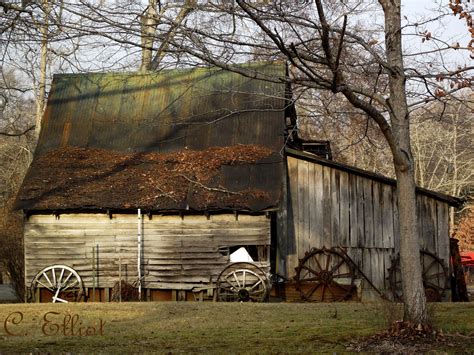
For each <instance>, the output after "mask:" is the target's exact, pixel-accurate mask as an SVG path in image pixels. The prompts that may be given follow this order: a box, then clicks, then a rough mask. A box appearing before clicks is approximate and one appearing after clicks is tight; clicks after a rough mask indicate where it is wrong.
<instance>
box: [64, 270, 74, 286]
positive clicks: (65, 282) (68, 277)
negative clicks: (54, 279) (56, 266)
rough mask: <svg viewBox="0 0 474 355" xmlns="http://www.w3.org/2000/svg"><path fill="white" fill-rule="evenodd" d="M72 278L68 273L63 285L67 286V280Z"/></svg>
mask: <svg viewBox="0 0 474 355" xmlns="http://www.w3.org/2000/svg"><path fill="white" fill-rule="evenodd" d="M71 276H72V271H71V272H70V273H69V275H68V276H67V277H66V280H64V284H67V282H68V281H69V279H70V278H71Z"/></svg>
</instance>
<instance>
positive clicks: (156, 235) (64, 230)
mask: <svg viewBox="0 0 474 355" xmlns="http://www.w3.org/2000/svg"><path fill="white" fill-rule="evenodd" d="M142 223H143V228H142V255H143V259H142V270H143V275H144V276H145V278H144V283H143V285H144V287H145V288H173V285H177V288H183V287H186V285H188V286H189V288H192V287H193V285H195V284H199V283H209V282H210V281H215V280H216V279H217V276H218V275H219V273H220V272H221V271H222V270H223V269H224V268H225V266H226V265H227V264H228V262H229V257H228V255H227V253H226V250H225V249H226V248H229V247H234V246H247V245H249V246H250V245H270V219H268V218H266V217H265V216H264V215H258V216H254V215H252V216H250V215H239V216H238V219H236V218H235V216H234V215H233V214H232V215H229V214H227V215H211V216H210V218H209V219H208V218H207V217H206V216H201V215H198V216H184V217H183V218H181V217H180V216H176V215H173V216H153V218H152V219H149V218H148V217H146V216H144V218H143V221H142ZM137 230H138V225H137V216H136V215H127V214H117V215H113V218H112V219H109V217H108V216H107V215H103V214H102V215H101V214H75V215H73V214H71V215H61V216H60V217H59V219H56V218H55V216H51V215H34V216H31V217H30V218H29V220H28V221H27V222H26V224H25V255H26V256H25V273H26V284H27V286H29V282H30V281H31V280H32V279H33V277H34V276H35V275H36V273H37V272H38V271H40V270H41V269H43V268H44V267H47V266H50V265H53V264H65V265H68V266H70V267H72V268H74V269H76V270H77V271H78V273H79V275H80V276H81V277H82V278H83V280H84V283H85V287H92V282H93V281H92V280H93V272H92V270H93V267H92V255H93V248H95V253H96V255H97V257H96V265H97V276H96V285H95V286H96V287H113V285H114V283H115V282H116V281H118V279H119V267H120V265H121V269H122V276H123V279H124V280H125V281H128V282H134V281H135V280H136V279H137V259H138V249H137ZM261 265H262V266H264V267H268V265H269V263H268V261H262V264H261ZM183 285H184V286H183Z"/></svg>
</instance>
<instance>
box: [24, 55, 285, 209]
mask: <svg viewBox="0 0 474 355" xmlns="http://www.w3.org/2000/svg"><path fill="white" fill-rule="evenodd" d="M252 66H253V67H255V69H258V71H259V72H262V71H263V72H264V73H266V74H267V75H269V76H274V77H283V76H284V75H285V67H284V66H283V65H279V64H268V63H263V64H262V63H260V64H253V65H252ZM252 66H250V67H251V68H252ZM257 66H258V68H256V67H257ZM286 104H287V101H286V100H285V85H284V84H283V83H282V84H276V83H272V82H268V81H260V80H256V79H251V78H247V77H244V76H241V75H239V74H237V73H232V72H228V71H223V70H220V69H217V68H198V69H184V70H169V71H162V72H156V73H155V72H154V73H146V74H139V73H94V74H74V75H73V74H62V75H56V76H55V77H54V79H53V83H52V87H51V91H50V94H49V98H48V103H47V107H46V112H45V114H44V117H43V125H42V130H41V133H40V137H39V141H38V145H37V148H36V151H35V156H34V160H33V163H32V165H31V167H30V169H29V171H28V173H27V175H26V177H25V180H24V182H23V185H22V187H21V190H20V192H19V194H18V198H17V207H18V208H20V209H24V210H27V211H34V210H42V211H43V210H45V211H48V210H56V211H58V210H70V209H74V210H78V209H79V210H80V209H131V208H139V207H146V208H148V209H150V210H184V209H194V210H209V209H212V210H219V209H226V210H228V209H230V210H232V209H237V210H248V211H261V210H264V209H272V208H276V207H277V206H278V204H279V201H280V190H281V182H282V177H283V175H282V169H283V162H282V157H281V156H280V154H279V152H280V150H281V149H282V147H283V145H284V129H285V109H286V107H285V106H286ZM241 146H244V147H249V148H245V149H247V150H245V149H244V150H245V151H249V152H250V151H252V152H254V151H265V152H266V154H265V156H262V157H260V158H259V159H253V158H252V159H250V158H248V159H247V160H245V159H244V160H243V161H240V162H238V163H235V162H234V161H232V160H229V161H226V160H225V159H224V160H222V161H221V163H220V165H219V166H218V167H216V168H215V169H214V170H213V171H212V174H210V175H209V176H211V175H212V176H211V178H209V179H207V180H206V179H204V180H199V179H198V178H197V177H196V176H194V175H193V172H194V170H193V169H192V168H191V170H189V169H188V168H187V167H185V166H184V165H182V164H189V163H190V162H189V159H188V160H183V161H182V162H181V163H180V161H175V160H176V159H175V158H176V157H177V156H181V155H182V154H184V153H185V152H188V151H191V152H204V153H203V154H204V155H206V154H207V155H208V156H207V157H208V159H209V160H213V159H214V158H215V157H213V156H212V154H222V152H221V153H219V150H213V149H210V148H211V147H227V148H229V149H227V150H226V154H228V156H229V157H230V156H233V155H232V154H234V153H232V152H234V151H236V150H238V151H240V150H239V147H241ZM64 152H65V153H64ZM107 152H111V154H112V155H108V153H107ZM63 153H64V154H63ZM147 153H153V154H158V155H160V157H155V158H152V160H153V162H152V163H150V162H149V161H146V159H145V160H144V159H143V155H140V154H147ZM91 154H92V156H91ZM94 154H101V156H103V157H104V159H107V158H108V157H109V156H113V159H115V160H114V162H112V163H111V164H105V165H104V166H98V165H97V166H96V165H92V166H90V165H88V163H87V162H88V161H90V159H91V157H93V155H94ZM168 154H171V155H168ZM180 154H181V155H180ZM196 154H198V153H196ZM120 155H123V157H124V158H123V159H125V160H127V161H132V162H133V161H135V160H136V159H137V158H136V157H138V156H140V157H141V160H137V161H139V162H140V164H138V165H139V167H138V170H137V171H138V172H139V173H140V172H142V173H143V174H145V175H146V174H147V172H148V170H150V169H151V167H152V166H153V169H155V171H156V169H159V166H157V164H158V163H157V162H160V161H162V160H160V159H164V158H163V157H166V156H168V157H169V159H171V160H173V161H174V163H175V164H163V165H162V169H164V171H163V174H161V173H160V176H161V177H163V176H167V174H168V175H169V176H175V175H173V174H174V173H175V172H176V169H178V170H180V169H181V170H182V171H184V172H185V173H186V174H190V175H189V176H186V175H184V176H181V177H180V178H177V177H176V179H175V184H176V186H175V188H176V190H179V191H181V190H183V188H182V185H183V184H184V185H185V186H186V188H185V190H186V191H188V192H187V194H186V195H183V196H182V198H180V199H173V198H171V199H166V201H165V200H164V199H157V200H156V201H151V202H150V201H149V200H147V198H146V196H142V195H144V194H145V192H143V193H142V195H140V193H139V192H138V194H137V191H140V186H141V185H143V184H141V183H140V181H141V177H140V176H136V178H134V176H135V175H136V174H135V173H136V169H137V164H134V163H127V164H125V165H123V162H122V158H120ZM188 155H189V154H188ZM244 155H245V154H244ZM81 156H84V157H85V158H82V160H81ZM189 156H192V154H191V155H189ZM58 157H59V158H58ZM165 161H166V162H168V160H166V159H165ZM115 163H117V164H115ZM180 164H181V165H180ZM100 169H102V170H100ZM107 169H109V170H107ZM133 169H135V170H133ZM166 169H171V170H169V171H167V170H166ZM99 170H100V171H99ZM181 170H180V171H181ZM150 171H151V170H150ZM61 172H62V173H61ZM65 174H66V175H65ZM67 174H70V175H71V179H67ZM114 174H115V175H114ZM111 175H112V176H111ZM155 175H156V174H155ZM114 178H115V179H116V180H113V179H114ZM111 179H112V180H111ZM120 179H128V180H127V181H128V183H127V184H128V185H129V186H131V187H133V188H126V185H127V184H125V185H124V186H125V187H122V188H118V187H117V186H110V182H111V181H115V182H114V183H116V184H121V181H122V180H120ZM91 184H92V185H91ZM89 187H90V188H89ZM134 187H136V189H135V188H134ZM219 189H220V190H222V193H219V191H218V190H219ZM145 190H146V189H145ZM172 190H173V185H172V182H171V180H170V185H169V186H168V189H167V190H166V193H167V194H168V195H169V193H170V192H171V191H172ZM198 190H200V191H201V192H202V191H208V192H212V194H210V193H207V194H205V199H206V201H205V203H203V201H202V200H199V201H198V200H196V198H197V197H199V196H200V195H199V193H197V192H195V191H198ZM147 191H148V192H149V190H147ZM224 191H227V197H228V196H230V194H231V195H232V196H234V197H235V198H227V197H226V198H224V197H225V196H224V195H225V193H224ZM198 192H199V191H198ZM84 194H85V195H86V196H84ZM171 195H172V194H171ZM242 196H247V197H246V198H243V197H242ZM237 197H238V198H237ZM143 201H148V202H150V203H149V204H148V205H146V206H144V205H145V204H144V203H143ZM164 201H165V202H164Z"/></svg>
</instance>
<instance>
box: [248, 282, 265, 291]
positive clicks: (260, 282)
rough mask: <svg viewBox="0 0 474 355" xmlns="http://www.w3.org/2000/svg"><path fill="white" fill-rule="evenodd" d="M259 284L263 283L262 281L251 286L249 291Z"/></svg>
mask: <svg viewBox="0 0 474 355" xmlns="http://www.w3.org/2000/svg"><path fill="white" fill-rule="evenodd" d="M261 283H263V281H262V280H258V282H257V283H256V284H255V285H253V286H252V287H250V291H252V290H253V289H254V288H255V287H257V286H258V285H260V284H261Z"/></svg>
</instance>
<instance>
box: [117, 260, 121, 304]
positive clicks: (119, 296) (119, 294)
mask: <svg viewBox="0 0 474 355" xmlns="http://www.w3.org/2000/svg"><path fill="white" fill-rule="evenodd" d="M118 289H119V302H122V256H121V255H120V254H119V287H118Z"/></svg>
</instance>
